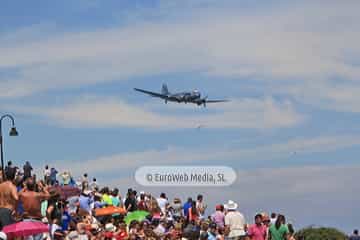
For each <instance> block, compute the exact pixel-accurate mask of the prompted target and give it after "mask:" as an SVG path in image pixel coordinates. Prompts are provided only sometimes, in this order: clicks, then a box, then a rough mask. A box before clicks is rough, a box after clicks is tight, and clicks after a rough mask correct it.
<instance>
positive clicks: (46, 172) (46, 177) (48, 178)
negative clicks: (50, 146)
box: [44, 165, 51, 185]
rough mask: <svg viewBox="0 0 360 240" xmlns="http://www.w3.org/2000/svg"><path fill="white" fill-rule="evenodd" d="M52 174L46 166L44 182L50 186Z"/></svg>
mask: <svg viewBox="0 0 360 240" xmlns="http://www.w3.org/2000/svg"><path fill="white" fill-rule="evenodd" d="M50 174H51V170H50V169H49V166H48V165H46V166H45V169H44V182H45V184H46V185H50Z"/></svg>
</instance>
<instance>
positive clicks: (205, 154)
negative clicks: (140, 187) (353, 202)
mask: <svg viewBox="0 0 360 240" xmlns="http://www.w3.org/2000/svg"><path fill="white" fill-rule="evenodd" d="M357 145H360V137H358V136H319V137H313V138H298V139H291V140H289V141H287V142H281V143H273V144H269V145H263V146H256V147H252V148H241V147H238V148H231V149H229V148H227V147H223V146H217V147H211V146H208V147H206V148H204V147H202V148H182V147H168V148H166V149H163V150H154V149H152V150H146V151H142V152H128V153H121V154H116V155H110V156H103V157H99V158H95V159H89V160H82V161H75V160H72V161H71V171H72V172H73V173H74V174H76V175H80V174H82V172H83V171H84V166H85V165H86V166H87V168H86V171H87V172H88V173H90V174H95V175H96V174H103V173H115V172H118V171H121V170H124V171H126V172H128V170H133V171H134V170H135V169H136V168H138V167H141V166H144V165H177V164H181V165H193V164H195V165H196V164H204V163H206V164H210V163H211V164H212V165H214V164H215V165H216V164H220V165H228V166H232V167H233V166H234V161H235V160H236V161H240V159H246V161H254V160H261V159H262V160H264V159H265V160H268V161H276V160H277V159H284V158H288V157H289V155H291V154H293V152H294V151H296V152H297V154H298V155H308V154H313V153H325V152H334V151H337V150H339V149H345V148H349V147H353V146H357ZM54 164H55V165H56V166H57V167H58V168H59V169H61V170H68V169H67V168H68V167H69V165H68V164H69V162H67V161H59V162H56V163H54ZM39 169H40V168H39Z"/></svg>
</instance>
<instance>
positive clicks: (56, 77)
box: [0, 0, 360, 232]
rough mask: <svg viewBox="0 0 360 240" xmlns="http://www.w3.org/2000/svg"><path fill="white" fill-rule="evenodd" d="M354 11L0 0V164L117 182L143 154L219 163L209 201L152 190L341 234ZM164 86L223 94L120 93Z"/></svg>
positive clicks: (351, 220)
mask: <svg viewBox="0 0 360 240" xmlns="http://www.w3.org/2000/svg"><path fill="white" fill-rule="evenodd" d="M359 7H360V6H359V2H358V1H346V2H341V1H291V2H288V1H257V2H256V3H255V2H254V1H231V0H230V1H212V0H209V1H204V0H200V1H190V0H186V1H106V2H104V1H98V0H88V1H85V0H79V1H70V0H69V1H55V2H51V3H50V2H49V1H36V2H30V1H3V2H2V7H1V9H0V53H1V54H0V87H1V89H2V92H0V99H1V103H0V109H1V112H3V113H12V114H13V115H14V116H15V117H16V125H17V127H18V129H19V132H20V136H19V137H18V138H6V139H5V150H6V151H5V156H6V159H11V160H13V161H14V162H15V163H17V164H22V163H23V162H24V161H26V160H29V161H31V162H32V163H33V165H35V166H37V167H39V168H40V167H42V166H43V165H44V164H45V163H47V164H50V165H54V166H56V167H58V168H59V169H60V170H66V169H71V170H72V171H73V173H74V175H79V174H81V173H83V172H88V173H89V174H90V175H92V176H97V177H98V179H99V181H100V182H102V183H108V184H109V185H112V186H115V185H116V186H118V187H119V188H120V189H121V190H122V191H125V190H126V189H127V188H128V187H130V186H133V187H136V188H139V189H140V188H142V187H141V186H138V185H137V184H136V183H134V176H133V175H134V172H135V170H136V169H137V168H138V167H140V166H143V165H182V164H187V165H214V164H219V165H226V166H230V167H233V168H234V169H235V170H236V171H237V172H238V179H237V182H236V183H235V184H234V185H233V186H231V187H224V188H222V189H221V191H222V195H221V196H219V195H218V192H219V189H218V188H201V189H200V188H186V189H183V188H180V189H179V188H175V189H174V188H171V189H165V191H166V192H168V193H169V194H170V197H173V196H175V195H181V196H182V197H186V196H187V195H189V194H193V195H195V194H196V193H198V192H202V193H204V194H205V195H206V196H207V201H208V202H209V204H210V206H213V205H214V204H216V203H218V202H225V201H227V200H228V199H233V200H236V201H237V202H239V203H240V207H241V211H243V212H245V214H246V216H247V218H248V219H249V221H251V220H252V216H253V215H254V214H255V213H256V212H257V211H260V210H265V211H281V212H283V213H285V214H286V215H287V216H289V218H290V219H292V221H293V222H294V223H295V224H296V225H297V226H300V227H301V226H306V225H310V224H318V225H326V226H336V227H339V228H341V229H343V230H344V231H347V232H349V231H350V230H351V229H352V228H355V227H358V226H356V224H355V223H356V221H355V219H358V218H359V217H360V216H359V212H357V211H356V210H355V209H356V206H357V205H356V204H357V203H358V202H359V200H360V194H359V186H358V184H356V181H354V179H356V178H357V177H358V173H359V170H360V165H359V160H358V156H359V154H360V148H359V145H360V127H359V125H358V119H359V113H360V107H359V106H360V97H359V94H358V93H359V91H360V82H359V77H360V68H359V62H360V47H359V44H358V42H359V40H360V34H359V32H360V31H359V30H360V29H359V25H358V24H357V23H358V22H359V21H360V19H359V15H358V11H357V9H358V8H359ZM164 82H166V83H167V84H168V86H169V89H170V91H183V90H187V89H188V90H192V89H199V90H200V91H201V92H202V94H203V95H209V97H210V98H229V99H231V102H229V103H225V104H218V105H212V106H209V107H208V108H198V107H196V106H191V105H190V106H189V105H186V106H185V105H177V104H167V105H165V104H164V103H163V102H161V101H158V100H157V99H153V98H149V97H147V96H143V95H141V94H138V93H136V92H134V91H133V90H132V89H133V88H134V87H139V88H145V89H150V90H154V91H160V88H161V84H162V83H164ZM4 124H5V123H4ZM6 124H7V123H6ZM199 125H203V126H205V127H204V128H202V129H200V130H198V129H197V126H199ZM4 126H5V125H4ZM6 126H8V125H6ZM294 153H295V154H294ZM145 190H147V191H152V192H154V193H159V192H160V191H161V190H164V189H158V188H149V189H145ZM179 192H180V193H179Z"/></svg>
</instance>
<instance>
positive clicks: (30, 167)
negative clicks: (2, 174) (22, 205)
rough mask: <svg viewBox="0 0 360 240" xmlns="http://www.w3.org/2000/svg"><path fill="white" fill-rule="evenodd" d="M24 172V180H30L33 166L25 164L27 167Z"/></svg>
mask: <svg viewBox="0 0 360 240" xmlns="http://www.w3.org/2000/svg"><path fill="white" fill-rule="evenodd" d="M23 170H24V180H26V179H28V178H29V177H31V176H32V175H31V171H32V170H33V168H32V166H31V164H30V163H29V161H26V162H25V165H24V167H23Z"/></svg>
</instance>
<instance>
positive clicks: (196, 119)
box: [12, 97, 304, 129]
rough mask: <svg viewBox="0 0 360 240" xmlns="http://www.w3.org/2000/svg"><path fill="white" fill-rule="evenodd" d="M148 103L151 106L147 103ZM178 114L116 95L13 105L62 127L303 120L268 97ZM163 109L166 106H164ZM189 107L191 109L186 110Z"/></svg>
mask: <svg viewBox="0 0 360 240" xmlns="http://www.w3.org/2000/svg"><path fill="white" fill-rule="evenodd" d="M150 106H151V105H150ZM191 107H192V108H191V111H187V112H185V113H183V114H179V113H177V112H176V109H175V111H173V110H171V109H169V108H167V112H165V113H160V112H155V111H152V110H151V109H147V108H144V107H143V106H140V105H131V104H128V103H126V102H124V101H122V100H120V99H116V98H97V97H83V98H79V100H77V101H75V102H70V103H68V104H66V105H64V106H54V107H31V106H30V107H24V106H22V107H19V106H18V107H12V109H15V111H17V112H20V113H27V114H33V115H39V116H41V117H44V118H45V119H49V120H50V122H55V123H57V124H58V125H61V126H64V127H80V128H81V127H139V128H146V129H151V128H153V129H178V128H196V127H198V126H199V125H201V126H204V127H206V128H252V129H268V128H281V127H291V126H294V125H297V124H300V123H301V122H303V121H304V116H302V115H301V114H299V113H297V112H296V111H295V110H294V108H293V106H292V104H291V102H288V101H284V102H277V101H275V100H273V99H271V98H267V99H233V100H232V101H231V102H228V103H219V104H215V105H212V106H211V107H210V108H211V109H209V110H208V109H204V108H202V107H197V106H194V105H191ZM163 109H165V108H163ZM189 110H190V109H189Z"/></svg>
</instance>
